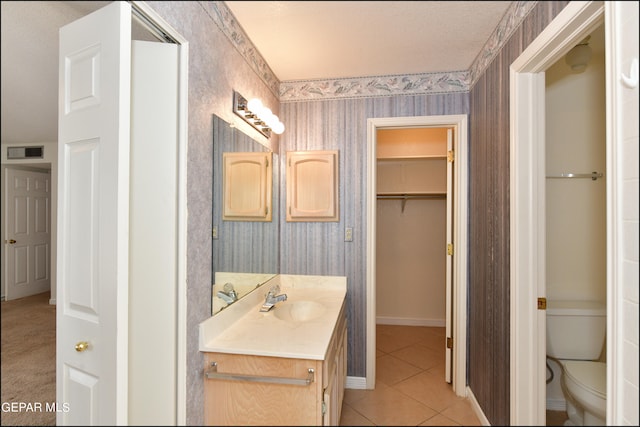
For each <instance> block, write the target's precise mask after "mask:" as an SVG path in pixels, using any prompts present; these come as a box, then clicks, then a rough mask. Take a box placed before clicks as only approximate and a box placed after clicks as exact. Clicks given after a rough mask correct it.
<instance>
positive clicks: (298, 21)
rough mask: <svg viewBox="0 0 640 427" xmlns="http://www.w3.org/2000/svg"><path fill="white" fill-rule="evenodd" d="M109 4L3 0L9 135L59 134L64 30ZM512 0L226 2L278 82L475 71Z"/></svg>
mask: <svg viewBox="0 0 640 427" xmlns="http://www.w3.org/2000/svg"><path fill="white" fill-rule="evenodd" d="M107 3H109V2H108V1H29V2H27V1H2V26H1V31H2V34H1V42H2V50H1V54H2V126H1V128H2V142H6V143H31V142H37V143H41V142H54V141H56V140H57V120H58V115H57V107H58V106H57V98H58V89H57V88H58V80H57V79H58V55H57V52H58V29H59V28H60V27H62V26H64V25H66V24H67V23H69V22H71V21H73V20H75V19H78V18H80V17H81V16H84V15H86V14H88V13H90V12H92V11H94V10H96V9H98V8H100V7H102V6H104V5H106V4H107ZM511 3H512V2H507V1H490V2H482V1H457V2H456V1H451V2H448V1H447V2H441V1H357V2H352V1H322V2H318V1H257V2H253V1H235V2H234V1H230V2H226V4H227V6H228V7H229V9H230V10H231V11H232V13H233V14H234V15H235V17H236V19H237V21H238V23H239V24H240V26H242V28H243V29H244V31H245V32H246V33H247V36H248V37H249V38H250V40H251V42H252V43H253V44H254V45H255V46H256V48H257V49H258V51H259V52H260V54H261V55H262V57H263V58H264V60H265V61H266V63H267V64H268V65H269V66H270V67H271V69H272V70H273V72H274V73H275V75H276V77H277V78H278V79H279V80H280V81H288V80H306V79H315V78H337V77H363V76H380V75H394V74H412V73H427V72H441V71H462V70H467V69H468V68H469V66H470V65H471V64H472V62H473V61H474V59H475V57H476V56H477V55H478V53H479V52H480V50H481V49H482V47H483V46H484V44H485V42H486V41H487V39H488V38H489V36H490V35H491V33H492V32H493V31H494V29H495V27H496V26H497V24H498V23H499V22H500V20H501V19H502V17H503V15H504V13H505V11H506V10H507V9H508V8H509V6H510V4H511ZM133 30H134V34H135V28H134V29H133Z"/></svg>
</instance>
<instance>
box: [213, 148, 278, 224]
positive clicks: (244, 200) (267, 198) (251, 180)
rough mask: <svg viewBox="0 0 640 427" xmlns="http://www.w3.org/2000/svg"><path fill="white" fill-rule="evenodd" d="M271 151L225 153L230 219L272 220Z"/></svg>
mask: <svg viewBox="0 0 640 427" xmlns="http://www.w3.org/2000/svg"><path fill="white" fill-rule="evenodd" d="M271 157H272V155H271V153H239V152H233V153H222V158H223V184H222V185H223V192H224V197H223V203H222V204H223V214H222V219H223V220H227V221H271V185H272V181H273V178H272V172H271Z"/></svg>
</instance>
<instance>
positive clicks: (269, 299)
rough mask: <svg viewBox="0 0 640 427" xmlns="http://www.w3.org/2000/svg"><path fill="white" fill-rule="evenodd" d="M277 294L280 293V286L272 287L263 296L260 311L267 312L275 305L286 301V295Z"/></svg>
mask: <svg viewBox="0 0 640 427" xmlns="http://www.w3.org/2000/svg"><path fill="white" fill-rule="evenodd" d="M278 292H280V285H273V286H272V287H271V289H269V292H267V294H266V295H265V296H264V304H262V307H261V308H260V311H269V310H271V309H272V308H273V306H274V305H276V303H278V302H280V301H286V300H287V294H280V295H278Z"/></svg>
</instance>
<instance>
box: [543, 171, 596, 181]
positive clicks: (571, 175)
mask: <svg viewBox="0 0 640 427" xmlns="http://www.w3.org/2000/svg"><path fill="white" fill-rule="evenodd" d="M602 175H603V174H602V172H600V173H598V172H591V173H561V174H560V175H550V176H547V178H554V179H555V178H591V179H592V180H593V181H595V180H596V179H598V178H602Z"/></svg>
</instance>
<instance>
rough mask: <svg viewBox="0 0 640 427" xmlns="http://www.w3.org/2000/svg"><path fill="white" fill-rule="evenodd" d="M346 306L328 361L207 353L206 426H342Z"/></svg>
mask: <svg viewBox="0 0 640 427" xmlns="http://www.w3.org/2000/svg"><path fill="white" fill-rule="evenodd" d="M346 342H347V329H346V317H345V307H344V302H343V304H342V308H341V309H340V314H339V316H338V320H337V322H336V324H335V328H334V330H333V333H332V336H331V339H330V340H329V345H328V346H327V351H326V354H325V358H324V360H314V359H297V358H292V357H274V356H260V355H251V354H232V353H220V352H206V353H204V354H205V367H204V372H205V386H204V404H205V410H204V420H205V424H206V425H298V426H300V425H338V424H339V422H340V414H341V409H342V400H343V397H344V385H345V381H346V373H347V372H346V366H347V345H346Z"/></svg>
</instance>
